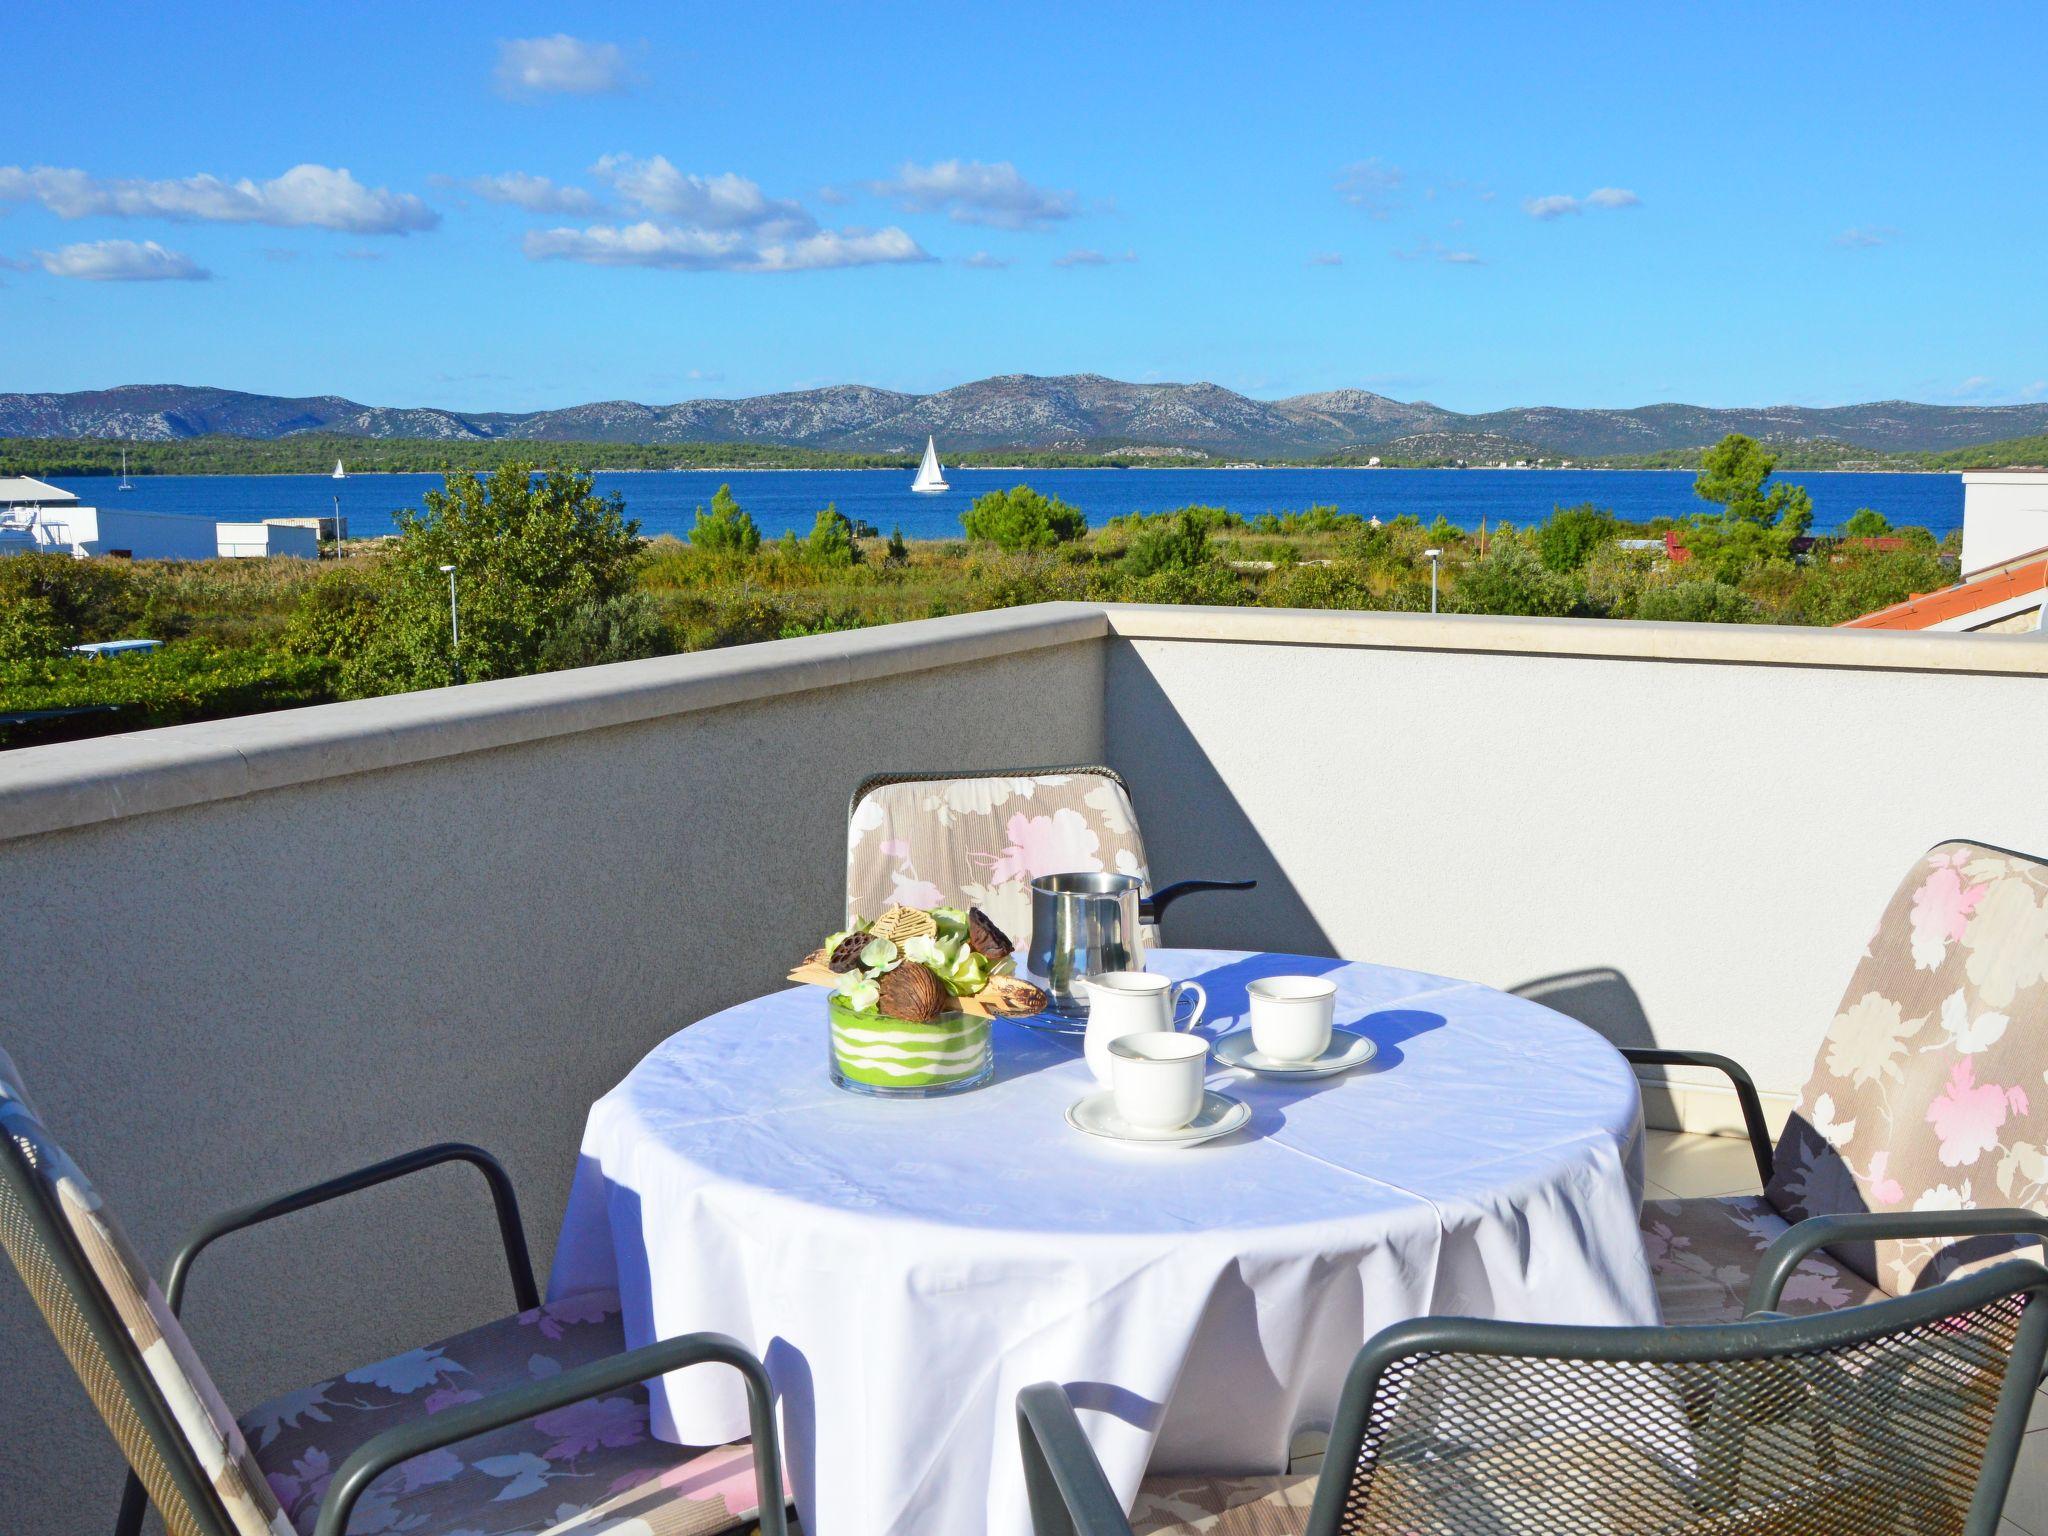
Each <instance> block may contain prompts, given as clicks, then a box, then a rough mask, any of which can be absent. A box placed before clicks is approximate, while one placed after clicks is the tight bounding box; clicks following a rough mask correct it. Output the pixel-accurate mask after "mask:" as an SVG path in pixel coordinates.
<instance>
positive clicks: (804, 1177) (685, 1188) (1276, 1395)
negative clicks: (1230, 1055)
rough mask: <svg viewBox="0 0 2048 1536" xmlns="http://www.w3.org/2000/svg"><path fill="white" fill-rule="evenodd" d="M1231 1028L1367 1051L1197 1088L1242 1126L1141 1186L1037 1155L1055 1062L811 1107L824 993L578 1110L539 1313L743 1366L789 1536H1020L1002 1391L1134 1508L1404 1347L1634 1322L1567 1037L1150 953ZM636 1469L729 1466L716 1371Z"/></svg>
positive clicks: (1444, 999) (1634, 1243)
mask: <svg viewBox="0 0 2048 1536" xmlns="http://www.w3.org/2000/svg"><path fill="white" fill-rule="evenodd" d="M1149 963H1150V964H1151V965H1152V966H1153V967H1154V968H1155V969H1158V970H1161V971H1164V972H1167V973H1169V974H1171V975H1175V976H1183V977H1193V978H1196V979H1199V980H1200V981H1201V982H1202V984H1203V985H1204V986H1205V987H1207V988H1208V991H1209V1006H1210V1022H1209V1023H1207V1024H1205V1025H1204V1032H1205V1033H1210V1032H1215V1030H1216V1029H1217V1028H1218V1027H1221V1028H1229V1027H1235V1026H1236V1025H1237V1024H1238V1023H1239V1022H1240V1021H1241V1020H1242V1017H1243V1015H1244V1012H1245V994H1244V987H1245V983H1246V982H1248V981H1250V980H1252V979H1253V978H1255V977H1258V976H1261V975H1274V974H1283V973H1288V972H1312V973H1317V974H1328V975H1330V976H1332V977H1333V978H1334V979H1335V980H1336V982H1337V984H1338V994H1337V1021H1338V1023H1339V1025H1341V1026H1345V1027H1350V1028H1353V1029H1357V1030H1359V1031H1361V1032H1363V1033H1365V1034H1367V1035H1370V1036H1371V1037H1372V1038H1373V1039H1375V1040H1376V1041H1377V1042H1378V1043H1379V1048H1380V1050H1379V1056H1378V1059H1377V1061H1376V1062H1375V1063H1374V1064H1373V1065H1371V1066H1369V1067H1366V1068H1362V1069H1359V1070H1356V1071H1353V1072H1351V1073H1348V1074H1345V1075H1343V1076H1340V1077H1334V1078H1324V1079H1321V1080H1317V1081H1311V1082H1282V1081H1276V1080H1274V1079H1268V1078H1253V1077H1250V1076H1249V1075H1247V1074H1243V1073H1237V1072H1230V1071H1219V1072H1218V1073H1217V1074H1216V1075H1215V1076H1214V1077H1213V1078H1212V1079H1211V1086H1212V1087H1217V1088H1220V1089H1222V1090H1223V1091H1225V1092H1228V1093H1232V1094H1235V1095H1237V1096H1238V1097H1240V1098H1243V1099H1245V1100H1246V1101H1247V1102H1248V1103H1250V1104H1251V1106H1252V1110H1253V1115H1252V1121H1251V1124H1250V1125H1249V1126H1248V1127H1247V1128H1246V1129H1245V1130H1243V1131H1240V1132H1238V1133H1236V1134H1235V1135H1233V1136H1230V1137H1228V1138H1226V1139H1224V1140H1221V1141H1217V1142H1212V1143H1210V1144H1208V1145H1206V1146H1200V1147H1195V1148H1189V1149H1184V1150H1174V1151H1166V1150H1159V1149H1151V1148H1132V1147H1125V1146H1120V1145H1115V1144H1110V1143H1105V1142H1102V1141H1098V1140H1095V1139H1092V1138H1089V1137H1085V1136H1082V1135H1080V1134H1079V1133H1077V1132H1075V1131H1072V1130H1070V1129H1069V1128H1068V1127H1067V1126H1066V1125H1065V1124H1064V1123H1063V1121H1062V1118H1061V1117H1062V1114H1063V1113H1064V1111H1065V1110H1066V1108H1067V1106H1068V1105H1069V1104H1071V1103H1072V1102H1073V1101H1074V1100H1075V1099H1077V1098H1079V1097H1080V1096H1081V1095H1083V1094H1084V1093H1089V1092H1093V1091H1094V1089H1095V1083H1094V1080H1093V1079H1092V1078H1091V1077H1090V1076H1089V1073H1088V1069H1087V1067H1086V1066H1085V1065H1084V1064H1083V1063H1082V1061H1081V1060H1080V1059H1079V1055H1078V1041H1071V1042H1070V1041H1068V1040H1065V1039H1061V1038H1058V1037H1050V1036H1047V1035H1044V1034H1041V1033H1038V1032H1035V1031H1032V1030H1028V1029H1025V1028H1022V1027H1021V1026H1017V1025H1009V1024H999V1025H998V1026H997V1034H996V1053H997V1063H998V1065H997V1077H996V1080H995V1081H994V1082H992V1083H990V1084H989V1085H988V1086H987V1087H985V1088H982V1089H979V1090H977V1091H974V1092H971V1093H964V1094H960V1095H958V1096H956V1097H953V1098H946V1099H932V1100H925V1101H920V1102H904V1101H892V1102H884V1101H877V1100H874V1099H869V1098H861V1097H857V1096H855V1095H853V1094H849V1093H843V1092H840V1091H839V1090H837V1089H835V1088H833V1087H832V1086H831V1084H830V1083H829V1081H828V1080H827V1078H826V1067H825V1054H826V1023H825V1002H824V994H823V993H822V991H820V990H819V989H817V988H810V987H799V988H795V989H792V990H790V991H787V992H779V993H775V994H773V995H771V996H768V997H763V998H759V999H757V1000H755V1001H753V1002H750V1003H745V1004H742V1005H741V1006H739V1007H737V1008H732V1009H728V1010H727V1011H725V1012H724V1013H720V1014H717V1015H714V1016H713V1017H711V1018H708V1019H705V1020H703V1021H702V1022H701V1023H699V1024H696V1025H694V1026H692V1027H691V1028H689V1029H686V1030H684V1031H682V1032H681V1033H680V1034H677V1035H675V1036H673V1037H672V1038H670V1039H669V1040H667V1041H666V1042H664V1043H663V1044H662V1045H660V1046H658V1047H657V1048H656V1049H655V1050H654V1051H653V1052H652V1053H651V1054H650V1055H649V1056H648V1057H647V1058H646V1060H644V1061H642V1062H641V1063H640V1064H639V1065H638V1066H637V1067H635V1068H634V1069H633V1071H632V1073H631V1074H630V1075H629V1076H628V1077H627V1078H626V1080H625V1081H624V1082H623V1083H621V1084H620V1085H619V1086H618V1087H617V1088H615V1089H613V1090H612V1092H611V1093H609V1094H607V1095H606V1096H605V1097H604V1098H603V1099H602V1100H600V1101H599V1102H598V1103H597V1105H596V1106H595V1107H594V1108H593V1109H592V1110H591V1114H590V1122H589V1127H588V1130H587V1131H586V1133H585V1136H584V1141H583V1155H582V1159H581V1162H580V1165H579V1168H578V1171H577V1176H576V1181H575V1187H574V1190H573V1192H572V1194H571V1197H570V1202H569V1211H568V1216H567V1219H566V1222H565V1224H564V1227H563V1230H562V1240H561V1245H560V1247H559V1249H558V1251H557V1252H556V1255H555V1265H554V1272H553V1276H552V1279H551V1285H550V1289H551V1292H552V1293H553V1294H555V1295H562V1294H566V1293H569V1292H572V1291H576V1290H582V1289H586V1288H590V1287H598V1286H603V1287H616V1288H617V1289H618V1290H619V1292H620V1294H621V1297H622V1299H623V1302H624V1309H625V1319H626V1334H627V1340H628V1342H629V1343H631V1344H635V1345H638V1344H644V1343H647V1342H649V1341H651V1340H653V1339H656V1338H663V1337H668V1336H670V1335H673V1334H679V1333H687V1332H690V1331H692V1330H695V1329H715V1330H717V1331H720V1332H724V1333H729V1334H732V1335H734V1336H735V1337H737V1338H738V1339H740V1340H741V1341H742V1342H744V1343H746V1344H747V1345H749V1346H750V1347H751V1348H753V1349H754V1350H756V1351H757V1352H759V1353H760V1354H761V1355H762V1356H763V1357H764V1358H765V1360H766V1361H767V1365H768V1370H769V1373H770V1375H771V1376H772V1377H773V1378H774V1381H775V1384H776V1387H777V1390H778V1392H779V1394H780V1395H781V1399H782V1406H783V1417H784V1426H785V1430H786V1434H787V1445H786V1456H787V1459H788V1463H789V1471H790V1477H791V1481H792V1487H793V1491H794V1493H795V1496H796V1499H797V1503H798V1507H799V1510H800V1512H801V1513H802V1516H803V1520H804V1529H805V1530H806V1532H808V1533H809V1536H882V1533H895V1532H901V1533H906V1536H908V1533H917V1536H933V1533H943V1536H975V1533H977V1532H981V1531H984V1530H985V1531H988V1532H990V1533H992V1536H1023V1533H1024V1532H1026V1530H1027V1529H1028V1520H1027V1515H1026V1509H1025V1501H1024V1495H1023V1488H1022V1473H1021V1469H1020V1464H1019V1461H1018V1452H1017V1439H1016V1430H1015V1423H1014V1419H1015V1404H1016V1398H1017V1392H1018V1389H1019V1388H1021V1387H1024V1386H1026V1385H1028V1384H1030V1383H1032V1382H1035V1381H1046V1380H1051V1381H1058V1382H1063V1383H1066V1384H1067V1387H1068V1390H1069V1392H1070V1393H1071V1394H1072V1395H1073V1397H1074V1399H1075V1401H1076V1403H1077V1404H1078V1405H1079V1406H1080V1408H1081V1417H1082V1422H1083V1424H1084V1425H1085V1426H1086V1427H1087V1430H1088V1434H1089V1437H1090V1439H1091V1440H1092V1442H1093V1443H1094V1445H1095V1447H1096V1450H1097V1452H1098V1453H1099V1454H1100V1456H1101V1458H1102V1462H1103V1465H1104V1467H1105V1468H1106V1470H1107V1471H1108V1474H1109V1478H1110V1481H1111V1483H1112V1484H1114V1486H1115V1487H1116V1490H1117V1492H1118V1493H1119V1494H1121V1495H1123V1496H1124V1497H1125V1498H1126V1500H1128V1499H1129V1497H1130V1496H1131V1495H1133V1494H1134V1493H1135V1492H1136V1490H1137V1485H1138V1482H1139V1479H1140V1478H1141V1476H1142V1475H1143V1474H1144V1471H1145V1469H1146V1466H1147V1464H1148V1463H1150V1464H1151V1465H1152V1466H1153V1467H1154V1469H1155V1470H1158V1471H1186V1470H1197V1469H1200V1470H1214V1471H1238V1472H1277V1471H1282V1470H1284V1469H1285V1466H1286V1460H1287V1452H1288V1445H1289V1442H1290V1439H1291V1437H1292V1435H1293V1433H1294V1432H1295V1431H1296V1430H1297V1429H1299V1428H1306V1427H1320V1426H1323V1425H1326V1424H1327V1423H1328V1421H1329V1418H1330V1415H1331V1413H1332V1411H1333V1410H1334V1408H1335V1406H1336V1401H1337V1393H1338V1389H1339V1386H1340V1384H1341V1383H1342V1380H1343V1377H1344V1372H1345V1369H1346V1368H1347V1367H1348V1366H1349V1364H1350V1363H1351V1358H1352V1355H1353V1354H1354V1353H1355V1352H1356V1351H1357V1349H1358V1348H1359V1346H1360V1345H1361V1344H1363V1343H1364V1342H1365V1340H1366V1339H1367V1338H1369V1337H1370V1336H1371V1335H1372V1334H1373V1333H1375V1332H1376V1331H1377V1330H1379V1329H1380V1328H1382V1327H1384V1326H1386V1325H1387V1324H1389V1323H1392V1322H1395V1321H1397V1320H1399V1319H1401V1318H1406V1317H1413V1316H1417V1315H1419V1314H1424V1313H1464V1314H1473V1315H1479V1316H1488V1317H1500V1318H1515V1319H1531V1320H1541V1321H1547V1322H1571V1323H1594V1324H1625V1323H1652V1322H1655V1321H1656V1319H1657V1311H1656V1304H1655V1300H1654V1297H1653V1293H1652V1289H1651V1284H1650V1276H1649V1270H1648V1266H1647V1263H1646V1261H1645V1258H1644V1254H1643V1246H1642V1241H1641V1239H1640V1237H1639V1236H1638V1233H1637V1224H1636V1223H1637V1211H1638V1206H1639V1203H1640V1198H1641V1193H1642V1148H1641V1143H1642V1135H1641V1108H1640V1100H1639V1097H1638V1094H1637V1090H1636V1084H1635V1078H1634V1075H1633V1073H1632V1072H1631V1071H1630V1070H1629V1068H1628V1066H1627V1065H1626V1063H1624V1062H1623V1061H1622V1059H1621V1057H1620V1056H1619V1055H1618V1054H1617V1053H1616V1052H1615V1051H1614V1050H1613V1049H1612V1048H1611V1047H1610V1046H1608V1045H1607V1044H1606V1043H1605V1042H1604V1041H1603V1040H1601V1039H1600V1038H1599V1037H1598V1036H1596V1035H1595V1034H1593V1033H1592V1032H1591V1031H1590V1030H1587V1029H1586V1028H1584V1027H1583V1026H1582V1025H1580V1024H1577V1023H1575V1022H1573V1021H1572V1020H1570V1019H1567V1018H1564V1017H1562V1016H1561V1015H1559V1014H1556V1013H1553V1012H1551V1011H1550V1010H1548V1009H1546V1008H1543V1007H1541V1006H1540V1005H1538V1004H1535V1003H1531V1002H1528V1001H1525V1000H1523V999H1521V998H1516V997H1512V996H1509V995H1507V994H1505V993H1501V992H1496V991H1493V990H1491V989H1490V988H1486V987H1481V986H1475V985H1472V984H1470V983H1465V982H1458V981H1453V980H1449V979H1447V978H1444V977H1439V976H1426V975H1421V974H1418V973H1416V972H1412V971H1397V970H1390V969H1386V968H1384V967H1377V966H1371V965H1359V964H1349V963H1345V962H1342V961H1336V960H1324V959H1308V958H1303V957H1300V956H1285V955H1258V956H1250V955H1241V954H1235V953H1230V952H1224V951H1187V950H1182V951H1172V950H1167V951H1157V952H1155V953H1154V954H1153V955H1152V956H1151V958H1150V962H1149ZM665 1386H666V1390H665V1391H664V1390H657V1391H656V1393H655V1410H654V1420H655V1424H654V1427H655V1432H656V1433H657V1434H660V1435H661V1436H663V1437H664V1438H667V1439H673V1440H679V1441H681V1442H683V1443H685V1444H698V1445H705V1444H716V1443H720V1442H723V1441H726V1440H730V1439H735V1438H738V1437H739V1436H741V1435H743V1434H745V1433H746V1419H745V1414H744V1412H743V1409H742V1399H741V1397H740V1393H739V1389H738V1387H737V1385H736V1384H735V1381H734V1379H733V1378H732V1376H731V1374H730V1373H729V1372H720V1371H718V1370H716V1369H715V1368H712V1367H696V1368H693V1369H692V1370H690V1371H686V1372H680V1373H678V1374H677V1375H675V1376H672V1377H670V1378H668V1380H667V1382H666V1384H665Z"/></svg>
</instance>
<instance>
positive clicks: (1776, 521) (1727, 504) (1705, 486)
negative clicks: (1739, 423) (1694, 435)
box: [1692, 432, 1813, 537]
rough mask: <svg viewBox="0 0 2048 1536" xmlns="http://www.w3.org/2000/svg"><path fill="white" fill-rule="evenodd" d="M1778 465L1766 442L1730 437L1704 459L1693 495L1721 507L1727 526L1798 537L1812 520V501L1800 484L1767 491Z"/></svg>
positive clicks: (1706, 454) (1706, 453) (1737, 435)
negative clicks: (1740, 525) (1747, 526)
mask: <svg viewBox="0 0 2048 1536" xmlns="http://www.w3.org/2000/svg"><path fill="white" fill-rule="evenodd" d="M1777 466H1778V459H1777V455H1775V454H1773V453H1772V452H1771V451H1770V450H1769V449H1768V448H1766V447H1764V445H1763V444H1762V443H1759V442H1758V441H1757V440H1756V439H1755V438H1753V437H1745V436H1744V435H1743V434H1742V433H1740V432H1730V433H1729V434H1728V435H1727V436H1726V437H1724V438H1722V439H1721V441H1720V442H1718V443H1716V444H1714V446H1713V447H1711V448H1709V449H1708V450H1707V451H1706V452H1705V453H1704V454H1702V455H1701V456H1700V472H1699V474H1698V475H1697V476H1695V477H1694V479H1693V482H1692V489H1693V494H1694V495H1695V496H1697V497H1699V498H1700V500H1702V501H1711V502H1715V503H1717V504H1718V505H1719V506H1720V507H1721V518H1722V520H1723V521H1724V522H1729V523H1738V522H1740V523H1754V524H1755V525H1756V526H1757V527H1759V528H1771V529H1776V530H1779V531H1781V532H1783V533H1785V534H1787V535H1789V536H1792V537H1797V536H1798V535H1799V534H1802V533H1804V532H1806V529H1807V526H1808V525H1809V524H1810V523H1812V521H1813V498H1812V497H1810V496H1808V495H1807V494H1806V489H1805V487H1804V486H1798V485H1777V486H1773V487H1771V489H1770V490H1769V491H1768V492H1767V491H1765V490H1764V482H1765V481H1767V480H1769V479H1770V478H1771V471H1772V470H1773V469H1775V468H1777Z"/></svg>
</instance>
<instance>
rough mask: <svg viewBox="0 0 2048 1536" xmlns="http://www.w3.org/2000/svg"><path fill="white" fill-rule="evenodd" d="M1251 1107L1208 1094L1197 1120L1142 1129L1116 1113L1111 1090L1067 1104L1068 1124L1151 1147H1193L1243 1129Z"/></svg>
mask: <svg viewBox="0 0 2048 1536" xmlns="http://www.w3.org/2000/svg"><path fill="white" fill-rule="evenodd" d="M1251 1117H1252V1109H1251V1106H1250V1105H1249V1104H1247V1103H1245V1102H1244V1101H1243V1100H1242V1099H1233V1098H1232V1097H1231V1096H1230V1095H1229V1094H1227V1093H1204V1094H1203V1095H1202V1108H1201V1110H1200V1112H1199V1113H1198V1114H1196V1116H1195V1118H1194V1120H1193V1122H1192V1123H1191V1124H1188V1125H1184V1126H1182V1127H1181V1128H1180V1129H1179V1130H1177V1131H1141V1130H1137V1129H1135V1128H1134V1127H1132V1126H1128V1125H1126V1124H1124V1122H1123V1120H1122V1119H1121V1118H1119V1116H1118V1115H1117V1112H1116V1095H1115V1094H1114V1093H1110V1092H1108V1091H1106V1090H1105V1091H1104V1092H1102V1093H1091V1094H1089V1095H1088V1097H1087V1098H1085V1099H1077V1100H1076V1101H1075V1102H1074V1103H1072V1104H1070V1105H1069V1106H1068V1107H1067V1124H1069V1125H1071V1126H1072V1127H1073V1128H1074V1129H1075V1130H1077V1131H1085V1132H1086V1133H1087V1134H1088V1135H1090V1136H1100V1137H1102V1138H1103V1139H1104V1140H1105V1141H1128V1142H1132V1143H1135V1144H1139V1145H1143V1146H1148V1147H1192V1146H1194V1145H1195V1144H1196V1143H1197V1142H1203V1141H1214V1140H1215V1139H1216V1138H1217V1137H1218V1136H1228V1135H1229V1134H1230V1133H1231V1132H1232V1131H1235V1130H1240V1129H1242V1128H1243V1126H1244V1123H1245V1122H1246V1121H1247V1120H1249V1119H1251Z"/></svg>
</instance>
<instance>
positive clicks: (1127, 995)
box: [1081, 971, 1209, 1088]
mask: <svg viewBox="0 0 2048 1536" xmlns="http://www.w3.org/2000/svg"><path fill="white" fill-rule="evenodd" d="M1081 987H1082V989H1083V990H1084V991H1085V992H1086V993H1087V996H1088V1032H1087V1036H1086V1038H1085V1039H1084V1040H1083V1041H1082V1054H1083V1055H1085V1056H1086V1057H1087V1058H1088V1070H1089V1071H1091V1072H1093V1073H1094V1074H1095V1081H1097V1082H1098V1083H1101V1084H1102V1085H1103V1086H1104V1087H1105V1088H1106V1087H1108V1086H1109V1084H1110V1076H1109V1042H1110V1041H1112V1040H1118V1039H1121V1038H1122V1037H1123V1036H1125V1035H1142V1034H1145V1033H1148V1032H1150V1031H1154V1030H1160V1031H1166V1030H1173V1029H1193V1028H1194V1027H1195V1026H1196V1025H1197V1024H1199V1023H1201V1021H1202V1014H1203V1012H1204V1010H1206V1009H1207V1008H1208V1006H1209V994H1208V993H1207V992H1205V991H1203V990H1202V986H1201V983H1200V982H1194V981H1175V980H1174V979H1173V978H1172V977H1170V976H1161V975H1159V974H1158V973H1157V972H1156V971H1104V972H1102V974H1101V975H1099V976H1090V977H1089V978H1088V979H1087V980H1086V981H1084V982H1082V983H1081ZM1189 993H1193V994H1194V998H1195V1007H1194V1011H1193V1012H1192V1013H1190V1014H1189V1015H1188V1016H1187V1018H1186V1019H1185V1020H1182V1019H1177V1018H1176V1017H1175V1015H1176V1014H1177V1013H1178V1012H1179V1011H1180V1004H1181V1000H1182V999H1183V998H1185V997H1186V996H1187V995H1188V994H1189Z"/></svg>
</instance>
